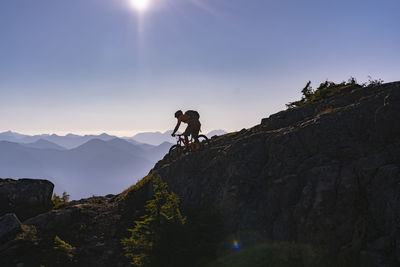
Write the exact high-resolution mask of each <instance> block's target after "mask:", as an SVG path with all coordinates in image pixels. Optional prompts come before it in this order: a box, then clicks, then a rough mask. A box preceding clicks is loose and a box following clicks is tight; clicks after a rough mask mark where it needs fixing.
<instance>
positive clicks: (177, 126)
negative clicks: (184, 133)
mask: <svg viewBox="0 0 400 267" xmlns="http://www.w3.org/2000/svg"><path fill="white" fill-rule="evenodd" d="M179 126H181V120H180V119H178V122H177V123H176V126H175V129H174V131H173V132H172V135H174V134H175V133H176V131H178V129H179Z"/></svg>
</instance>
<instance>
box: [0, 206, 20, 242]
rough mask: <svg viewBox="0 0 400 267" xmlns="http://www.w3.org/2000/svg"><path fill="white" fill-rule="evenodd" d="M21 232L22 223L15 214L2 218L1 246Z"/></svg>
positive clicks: (0, 223) (0, 222)
mask: <svg viewBox="0 0 400 267" xmlns="http://www.w3.org/2000/svg"><path fill="white" fill-rule="evenodd" d="M19 231H21V222H20V221H19V220H18V218H17V216H15V214H14V213H8V214H6V215H4V216H1V217H0V244H3V243H4V242H6V241H9V240H11V239H13V238H14V237H15V235H16V234H17V233H18V232H19Z"/></svg>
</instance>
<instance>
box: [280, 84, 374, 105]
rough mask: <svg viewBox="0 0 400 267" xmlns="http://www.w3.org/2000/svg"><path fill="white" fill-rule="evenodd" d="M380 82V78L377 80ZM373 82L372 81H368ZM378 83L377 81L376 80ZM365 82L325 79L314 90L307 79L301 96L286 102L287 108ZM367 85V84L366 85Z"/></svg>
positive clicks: (337, 93) (358, 85) (326, 96)
mask: <svg viewBox="0 0 400 267" xmlns="http://www.w3.org/2000/svg"><path fill="white" fill-rule="evenodd" d="M379 81H380V82H382V80H379ZM371 83H375V82H374V81H370V84H371ZM376 83H378V81H377V82H376ZM365 86H366V84H358V83H357V80H356V79H355V78H354V77H350V78H349V79H348V80H347V82H346V81H343V82H341V83H334V82H332V81H328V80H326V81H325V82H323V83H321V84H320V85H319V87H318V88H317V89H316V90H313V89H312V87H311V81H308V83H307V85H306V86H305V87H304V88H303V89H302V90H301V93H302V95H303V96H302V98H301V99H300V100H298V101H294V102H290V103H288V104H286V107H287V108H295V107H300V106H303V105H305V104H309V103H315V102H319V101H322V100H325V99H328V98H330V97H332V96H335V95H339V94H341V93H343V92H345V91H347V90H349V89H353V88H361V87H365ZM368 86H369V85H368Z"/></svg>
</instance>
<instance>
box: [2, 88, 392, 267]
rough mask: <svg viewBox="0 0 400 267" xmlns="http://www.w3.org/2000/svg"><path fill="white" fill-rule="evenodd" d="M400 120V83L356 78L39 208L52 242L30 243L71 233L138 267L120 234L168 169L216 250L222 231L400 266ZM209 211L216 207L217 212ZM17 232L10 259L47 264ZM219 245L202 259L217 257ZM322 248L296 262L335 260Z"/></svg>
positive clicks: (73, 239)
mask: <svg viewBox="0 0 400 267" xmlns="http://www.w3.org/2000/svg"><path fill="white" fill-rule="evenodd" d="M399 121H400V82H395V83H387V84H383V85H373V86H369V87H363V88H361V87H354V88H348V89H347V90H344V91H342V92H340V93H339V94H336V95H334V96H332V97H327V98H324V99H322V100H321V101H317V102H314V103H309V104H306V105H303V106H300V107H297V108H291V109H288V110H285V111H282V112H279V113H277V114H273V115H271V116H270V117H269V118H266V119H263V120H262V121H261V123H260V124H259V125H256V126H254V127H253V128H250V129H243V130H241V131H239V132H234V133H228V134H225V135H222V136H217V137H214V138H212V139H211V141H210V144H209V146H207V147H206V148H205V149H204V150H203V151H200V152H195V153H190V154H186V155H182V156H180V157H176V158H173V157H170V156H169V155H166V156H165V157H164V158H163V160H161V161H159V162H158V163H157V164H156V165H155V166H154V168H153V170H152V171H151V172H150V173H149V175H148V176H146V177H145V178H143V179H142V180H141V181H139V182H138V183H137V184H136V185H134V186H132V187H131V188H129V189H127V190H125V191H124V192H122V193H121V194H120V195H118V196H113V195H109V196H106V197H94V198H90V199H83V200H80V201H74V202H71V203H69V204H67V206H66V207H64V208H61V209H59V210H53V211H50V212H48V213H45V214H42V215H39V216H37V217H34V218H31V219H29V220H28V221H25V222H23V224H26V225H31V226H32V225H33V226H35V228H36V229H37V235H38V236H40V237H41V242H39V245H34V244H32V242H31V243H29V241H26V240H25V241H24V242H25V243H23V244H24V246H25V247H26V246H27V244H28V245H29V246H31V248H32V249H35V251H37V253H38V254H39V255H43V257H44V258H46V257H47V256H46V255H47V254H46V253H50V254H51V253H52V245H49V244H53V243H52V242H53V240H54V237H55V235H59V236H60V237H61V238H62V239H63V240H66V241H68V242H69V243H70V244H71V245H72V246H74V247H76V249H77V251H78V252H77V253H76V254H75V260H76V261H77V262H78V263H79V264H81V265H84V266H127V264H128V263H127V261H126V259H125V258H124V256H123V253H124V252H123V251H122V247H121V244H120V240H121V238H123V237H126V236H127V235H128V232H127V231H126V229H127V228H129V227H132V224H133V221H134V220H138V219H139V218H140V216H141V215H143V213H144V205H145V203H146V201H147V200H149V199H151V198H152V195H153V187H152V183H151V181H152V179H153V177H156V176H157V175H160V176H161V177H162V179H163V180H164V181H165V182H167V183H168V186H169V189H170V190H171V191H172V192H174V193H176V194H177V195H178V196H179V198H180V200H181V203H182V206H183V210H184V212H185V213H186V214H187V216H188V220H189V222H188V223H189V224H190V223H192V224H193V223H194V226H195V227H193V229H197V230H193V231H197V232H200V233H201V234H202V236H201V238H204V239H201V238H199V240H200V239H201V240H202V241H198V243H199V244H203V243H207V242H208V243H207V244H208V246H209V247H211V248H214V247H216V246H215V243H216V242H218V241H217V240H214V239H213V240H212V241H210V240H211V239H207V238H209V236H210V235H215V236H216V234H215V233H221V234H223V235H224V237H230V236H231V237H235V239H238V240H239V241H238V242H242V243H243V247H245V246H246V245H248V246H250V245H251V244H253V245H254V244H255V243H257V242H258V243H263V242H272V243H273V242H288V244H298V245H307V246H310V247H312V248H315V249H316V250H315V251H321V252H322V253H324V254H326V255H327V258H329V259H331V260H332V262H333V263H334V265H333V266H398V265H400V260H399V259H400V241H399V240H400V239H399V237H400V232H399V228H398V222H399V221H400V213H399V210H400V198H399V197H398V196H399V195H400V191H399V190H400V188H399V184H400V171H399V166H400V124H399V123H398V122H399ZM204 214H214V215H215V216H214V217H213V219H209V218H210V217H207V218H208V219H207V220H205V219H204V217H202V216H203V215H204ZM196 223H197V224H196ZM217 230H218V231H217ZM244 237H247V239H246V238H244ZM250 237H251V238H250ZM241 238H242V240H241ZM249 239H251V240H252V241H249ZM204 240H206V241H204ZM255 240H257V241H255ZM13 242H14V243H12V244H14V247H13V248H11V247H10V246H7V245H4V246H3V247H1V248H0V256H1V259H2V260H3V259H6V258H7V259H8V261H5V264H9V263H10V262H13V263H18V262H29V261H33V262H35V263H41V261H40V259H38V257H37V256H35V257H33V256H30V255H29V254H24V255H23V254H19V253H18V251H19V250H18V247H19V248H21V247H22V245H20V244H21V243H18V242H17V243H15V242H16V241H13ZM20 242H22V241H20ZM246 242H247V243H246ZM292 242H294V243H292ZM15 244H17V245H15ZM263 244H264V243H263ZM193 246H194V245H193ZM189 247H190V246H189ZM200 247H201V245H198V247H197V248H194V247H193V249H200ZM202 252H203V251H202ZM207 253H208V254H207ZM213 253H214V254H213ZM215 253H216V252H215V250H213V249H212V250H210V251H206V252H204V253H203V255H202V256H201V257H207V256H208V257H209V258H207V259H209V260H210V261H212V260H211V259H212V258H213V257H214V259H215V257H217V256H218V255H217V254H215ZM310 255H311V254H306V253H305V254H303V255H300V256H299V261H298V265H296V266H326V265H318V264H317V265H315V264H314V265H313V264H311V262H312V260H313V259H312V256H310ZM199 257H200V256H199ZM39 258H40V257H39ZM201 260H204V258H201ZM201 260H200V258H195V257H194V258H193V262H189V263H187V266H220V265H218V264H217V263H215V265H207V264H203V265H202V264H201V262H202V261H201ZM42 262H44V261H42ZM203 263H204V262H203ZM210 264H211V263H210ZM166 266H168V265H166Z"/></svg>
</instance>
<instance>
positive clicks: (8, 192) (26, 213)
mask: <svg viewBox="0 0 400 267" xmlns="http://www.w3.org/2000/svg"><path fill="white" fill-rule="evenodd" d="M53 188H54V185H53V183H51V182H50V181H47V180H36V179H19V180H13V179H0V216H1V215H4V214H6V213H15V214H16V215H17V217H18V218H19V219H20V220H21V221H24V220H26V219H28V218H31V217H34V216H36V215H38V214H41V213H44V212H47V211H49V210H50V209H51V208H52V206H53V203H52V201H51V197H52V194H53Z"/></svg>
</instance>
